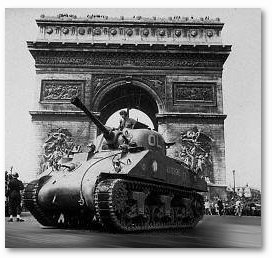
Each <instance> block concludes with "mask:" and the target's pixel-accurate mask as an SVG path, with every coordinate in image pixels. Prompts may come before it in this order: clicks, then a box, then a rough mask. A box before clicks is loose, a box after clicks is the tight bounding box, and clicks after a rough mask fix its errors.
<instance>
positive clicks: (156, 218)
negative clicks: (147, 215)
mask: <svg viewBox="0 0 272 258" xmlns="http://www.w3.org/2000/svg"><path fill="white" fill-rule="evenodd" d="M163 216H164V213H163V211H162V209H161V208H160V207H155V208H153V211H152V222H153V223H154V224H155V225H159V224H160V223H161V222H162V218H163Z"/></svg>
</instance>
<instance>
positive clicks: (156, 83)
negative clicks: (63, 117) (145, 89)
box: [92, 74, 165, 96]
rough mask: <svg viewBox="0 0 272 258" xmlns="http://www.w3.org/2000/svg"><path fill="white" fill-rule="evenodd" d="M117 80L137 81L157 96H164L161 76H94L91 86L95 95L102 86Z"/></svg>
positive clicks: (163, 80) (163, 82)
mask: <svg viewBox="0 0 272 258" xmlns="http://www.w3.org/2000/svg"><path fill="white" fill-rule="evenodd" d="M118 80H126V81H128V82H129V81H132V80H138V81H141V82H143V83H145V84H147V85H148V86H150V87H151V88H152V89H153V90H154V91H155V92H156V93H157V94H158V95H160V96H163V95H164V94H165V76H163V75H130V76H129V75H126V76H124V75H123V74H109V75H105V74H94V75H93V76H92V86H93V88H94V92H95V93H97V92H98V91H99V90H100V89H101V88H102V87H103V86H105V85H107V84H110V83H114V82H116V81H118Z"/></svg>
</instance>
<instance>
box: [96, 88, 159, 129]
mask: <svg viewBox="0 0 272 258" xmlns="http://www.w3.org/2000/svg"><path fill="white" fill-rule="evenodd" d="M121 109H129V110H130V111H129V113H130V117H132V118H134V119H136V120H137V119H138V121H139V122H142V123H145V121H146V122H148V121H149V119H150V121H151V123H150V122H148V123H149V124H147V125H150V127H151V128H154V130H157V129H158V123H157V119H156V114H157V113H158V106H157V103H156V101H155V99H154V98H153V96H152V95H151V94H150V93H149V92H148V91H147V90H145V89H144V88H142V87H140V86H137V85H134V84H133V83H126V84H123V85H121V86H117V87H115V88H113V89H111V90H109V91H108V92H107V93H106V94H104V96H103V98H102V99H101V101H100V103H99V106H98V111H100V119H101V122H102V123H104V124H106V122H107V121H108V120H109V118H110V117H111V116H112V115H113V114H116V113H117V114H118V116H117V114H116V115H114V117H115V116H116V117H117V124H118V123H119V121H120V116H119V112H118V111H120V110H121ZM143 113H144V114H143ZM111 119H112V118H111ZM143 119H145V120H143Z"/></svg>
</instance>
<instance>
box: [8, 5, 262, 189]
mask: <svg viewBox="0 0 272 258" xmlns="http://www.w3.org/2000/svg"><path fill="white" fill-rule="evenodd" d="M59 13H69V14H76V15H77V16H83V17H86V15H87V14H93V13H97V14H104V15H108V16H120V15H125V16H134V15H141V16H146V17H150V16H165V17H168V16H175V15H178V16H194V17H198V16H204V17H205V16H210V17H211V18H213V17H214V18H215V17H220V18H221V20H222V21H223V22H224V23H225V25H224V28H223V31H222V40H223V43H224V44H226V45H228V44H230V45H232V52H231V53H230V56H229V57H228V59H227V61H226V62H225V64H224V70H223V82H222V83H223V100H224V113H225V114H226V115H227V119H226V120H225V145H226V173H227V184H228V185H232V184H233V181H232V170H235V171H236V185H237V186H244V185H245V184H246V183H248V184H249V185H250V186H252V187H257V188H260V187H261V45H262V44H261V13H260V10H259V9H177V8H175V9H135V8H134V9H115V10H112V9H76V10H71V9H68V10H67V9H7V10H6V17H5V23H6V24H5V169H9V168H10V166H12V165H13V166H14V170H16V171H18V172H19V173H20V175H21V179H22V180H23V181H28V180H29V179H30V175H31V174H33V172H32V171H31V163H32V161H33V157H34V155H33V153H32V148H31V144H32V143H33V141H34V137H35V136H34V134H33V130H32V124H31V116H30V115H29V113H28V112H29V111H30V110H33V109H32V107H33V103H34V101H37V99H34V96H33V89H34V87H35V86H36V84H35V66H34V60H33V58H32V56H31V54H30V52H29V51H28V49H27V46H26V41H28V40H30V41H31V40H35V39H36V35H37V33H38V27H37V25H36V23H35V19H36V18H39V17H40V15H41V14H46V15H57V14H59Z"/></svg>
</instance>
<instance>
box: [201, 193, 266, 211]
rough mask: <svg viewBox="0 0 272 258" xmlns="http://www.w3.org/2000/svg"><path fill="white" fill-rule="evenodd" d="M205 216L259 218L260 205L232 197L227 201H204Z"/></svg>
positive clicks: (218, 199) (217, 199) (249, 200)
mask: <svg viewBox="0 0 272 258" xmlns="http://www.w3.org/2000/svg"><path fill="white" fill-rule="evenodd" d="M204 206H205V214H206V215H218V216H222V215H232V216H261V205H260V204H259V203H256V202H253V201H252V200H251V199H246V198H241V197H239V196H236V197H232V198H231V199H229V200H225V201H223V200H221V199H220V198H216V199H213V200H209V199H208V198H206V199H205V201H204Z"/></svg>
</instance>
